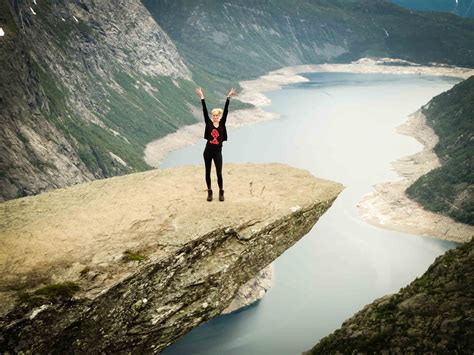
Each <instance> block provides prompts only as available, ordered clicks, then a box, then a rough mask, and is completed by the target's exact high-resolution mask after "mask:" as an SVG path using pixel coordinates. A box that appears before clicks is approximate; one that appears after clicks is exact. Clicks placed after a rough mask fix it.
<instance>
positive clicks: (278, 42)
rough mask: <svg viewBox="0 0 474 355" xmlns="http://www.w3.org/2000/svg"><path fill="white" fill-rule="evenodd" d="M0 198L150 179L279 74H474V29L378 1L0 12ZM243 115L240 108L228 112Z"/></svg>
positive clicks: (135, 1) (40, 7) (48, 3)
mask: <svg viewBox="0 0 474 355" xmlns="http://www.w3.org/2000/svg"><path fill="white" fill-rule="evenodd" d="M0 27H2V29H4V30H5V35H4V36H1V37H0V76H1V78H2V80H0V95H1V97H0V98H1V100H0V109H1V110H0V120H1V123H2V128H1V129H0V139H1V142H2V143H1V148H2V149H1V150H0V199H2V200H6V199H11V198H15V197H19V196H25V195H32V194H37V193H40V192H44V191H47V190H50V189H54V188H58V187H63V186H67V185H71V184H75V183H78V182H84V181H89V180H93V179H100V178H105V177H110V176H114V175H122V174H126V173H130V172H135V171H142V170H147V169H149V168H150V167H149V166H148V165H147V164H146V163H145V162H144V160H143V150H144V148H145V146H146V144H147V143H149V142H150V141H152V140H154V139H158V138H160V137H163V136H165V135H166V134H168V133H171V132H174V131H175V130H176V129H177V128H179V127H181V126H183V125H187V124H192V123H195V122H196V120H197V118H196V112H198V109H199V108H198V105H199V102H196V101H197V100H196V97H195V96H194V92H193V89H194V87H195V86H196V85H201V86H203V87H204V88H207V95H206V96H207V97H208V99H209V101H214V100H215V101H216V102H217V101H219V102H220V101H221V98H222V97H223V95H225V91H226V90H227V89H228V88H229V87H231V86H237V85H236V82H237V81H239V80H243V79H250V78H254V77H256V76H259V75H261V74H264V73H265V72H267V71H268V70H272V69H276V68H280V67H282V66H287V65H294V64H305V63H322V62H336V61H337V62H347V61H351V60H353V59H357V58H359V57H362V56H385V57H387V56H388V57H398V58H402V59H407V60H411V61H415V62H419V63H429V62H440V63H446V64H450V65H458V66H467V67H473V66H474V56H473V48H474V31H473V29H474V20H470V19H462V18H458V17H455V16H452V15H449V14H442V13H436V14H433V13H431V14H428V13H414V12H410V11H409V10H406V9H403V8H400V7H399V6H396V5H394V4H391V3H388V2H385V1H381V0H357V1H356V0H350V1H342V0H331V1H330V0H317V1H309V0H302V1H299V2H297V3H294V2H290V1H289V0H279V1H269V0H266V1H255V2H252V1H243V0H235V1H232V2H220V1H215V0H197V1H190V0H177V1H167V0H160V1H151V0H144V1H143V2H141V1H139V0H119V1H115V2H113V3H112V2H104V1H100V2H98V1H92V0H78V1H74V2H68V1H63V0H45V1H33V3H31V2H30V1H25V0H8V1H7V0H0ZM242 107H246V106H245V105H244V104H243V103H239V102H238V101H234V105H233V109H234V110H235V109H238V108H242Z"/></svg>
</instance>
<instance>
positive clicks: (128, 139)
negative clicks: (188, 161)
mask: <svg viewBox="0 0 474 355" xmlns="http://www.w3.org/2000/svg"><path fill="white" fill-rule="evenodd" d="M0 3H1V5H0V6H1V11H0V13H1V14H2V15H1V18H0V24H1V26H2V27H3V28H4V29H5V35H4V36H3V37H0V75H1V78H2V80H0V93H1V95H2V97H1V99H2V100H1V101H0V104H1V111H0V113H1V116H0V119H1V123H2V128H1V130H0V139H1V141H2V149H1V153H0V187H1V189H0V190H1V197H2V198H3V199H9V198H14V197H18V196H24V195H31V194H36V193H39V192H42V191H45V190H49V189H51V188H56V187H61V186H65V185H69V184H73V183H77V182H83V181H88V180H91V179H96V178H103V177H109V176H113V175H121V174H125V173H129V172H133V171H138V170H145V169H148V166H147V165H146V164H145V163H144V161H143V158H142V155H143V149H144V147H145V145H146V143H147V142H149V141H150V140H152V139H154V138H156V137H159V136H163V135H164V134H166V133H169V132H173V131H174V130H176V129H177V127H179V126H181V125H183V124H189V123H194V122H195V119H194V118H193V116H192V115H191V114H190V108H189V106H188V105H187V104H186V102H188V103H190V102H191V100H192V99H194V98H193V97H192V88H193V87H194V84H193V83H192V82H191V72H190V70H189V68H187V66H186V65H185V64H184V63H183V60H182V58H181V57H180V55H179V54H178V52H177V50H176V48H175V46H174V44H173V43H172V42H171V40H170V39H169V38H168V36H167V35H166V34H165V33H164V32H163V30H162V29H161V28H160V26H159V25H158V24H157V23H156V22H155V21H154V20H153V19H152V18H151V17H150V15H149V13H148V11H147V10H146V9H145V8H144V7H143V6H142V4H141V3H140V2H139V1H133V0H131V1H118V2H114V3H111V2H102V1H101V2H94V1H81V2H66V1H38V2H34V3H31V4H30V2H26V1H9V2H7V1H4V0H2V1H1V2H0ZM178 98H179V99H178Z"/></svg>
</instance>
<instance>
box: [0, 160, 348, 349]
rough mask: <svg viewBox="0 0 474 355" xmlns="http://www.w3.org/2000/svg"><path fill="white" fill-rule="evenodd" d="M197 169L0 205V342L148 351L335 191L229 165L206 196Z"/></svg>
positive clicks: (227, 298) (270, 168)
mask: <svg viewBox="0 0 474 355" xmlns="http://www.w3.org/2000/svg"><path fill="white" fill-rule="evenodd" d="M203 178H204V176H203V170H202V168H201V167H183V168H175V169H167V170H153V171H149V172H145V173H138V174H131V175H126V176H121V177H115V178H111V179H107V180H100V181H93V182H90V183H86V184H82V185H76V186H73V187H69V188H65V189H60V190H55V191H53V192H50V193H45V194H42V195H39V196H32V197H26V198H22V199H18V200H13V201H8V202H5V203H2V204H0V221H1V225H0V267H1V276H0V304H1V305H2V309H1V311H2V314H3V318H2V319H1V321H0V328H1V332H0V333H1V334H2V336H0V351H1V352H5V351H11V352H19V351H21V350H27V349H28V350H31V351H33V352H39V353H43V352H46V351H53V352H54V351H56V352H59V353H61V352H64V351H67V352H81V351H87V352H101V351H106V352H125V351H129V350H136V351H144V352H157V351H159V350H161V349H163V348H164V347H165V346H167V345H169V344H171V343H172V342H174V341H175V340H176V339H178V338H179V337H180V336H182V335H183V334H184V333H186V332H187V331H189V330H190V329H191V328H193V327H195V326H197V325H198V324H200V323H202V322H204V321H206V320H208V319H210V318H212V317H213V316H215V315H217V314H219V313H221V312H222V311H223V310H224V309H225V308H226V307H227V306H228V305H229V304H230V302H231V301H232V299H233V297H234V295H235V293H236V292H237V290H238V288H239V287H240V286H241V285H242V284H244V283H245V282H247V281H248V280H249V279H251V278H252V277H254V276H255V275H256V274H257V272H258V271H259V270H261V269H262V268H263V267H265V266H266V265H268V264H269V263H271V262H272V261H273V260H274V259H275V258H277V257H278V256H279V255H280V254H281V253H283V252H284V251H285V250H286V249H288V248H289V247H291V246H292V245H293V244H294V243H295V242H296V241H297V240H299V239H300V238H301V237H302V236H304V235H305V234H306V233H307V232H308V231H309V230H310V229H311V228H312V226H313V225H314V224H315V223H316V221H317V220H318V218H319V217H320V216H321V215H322V214H323V213H324V212H325V211H326V210H327V209H328V208H329V207H330V206H331V204H332V202H333V201H334V199H335V198H336V197H337V195H338V194H339V193H340V191H341V190H342V186H341V185H340V184H337V183H334V182H330V181H326V180H321V179H317V178H315V177H313V176H311V175H310V174H309V173H308V172H306V171H303V170H299V169H295V168H291V167H289V166H286V165H282V164H266V165H257V164H245V165H232V164H229V165H226V167H225V171H224V182H225V189H226V201H225V202H219V201H215V200H214V201H212V202H211V203H209V202H207V201H206V200H205V198H206V191H205V189H203V185H204V182H203ZM72 294H74V296H73V297H71V295H72ZM18 300H21V303H19V304H17V305H16V307H13V306H14V302H15V301H18Z"/></svg>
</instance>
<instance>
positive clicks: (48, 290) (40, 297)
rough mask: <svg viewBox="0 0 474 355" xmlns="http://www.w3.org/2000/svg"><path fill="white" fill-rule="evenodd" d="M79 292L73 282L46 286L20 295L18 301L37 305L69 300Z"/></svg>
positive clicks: (77, 286)
mask: <svg viewBox="0 0 474 355" xmlns="http://www.w3.org/2000/svg"><path fill="white" fill-rule="evenodd" d="M79 290H80V287H79V285H77V284H76V283H74V282H70V281H68V282H62V283H56V284H50V285H46V286H44V287H41V288H39V289H37V290H35V291H33V292H28V293H23V294H21V295H20V301H22V302H24V303H28V304H33V305H39V304H41V303H44V302H58V301H64V300H68V299H70V298H71V297H72V296H73V295H74V294H75V293H76V292H78V291H79Z"/></svg>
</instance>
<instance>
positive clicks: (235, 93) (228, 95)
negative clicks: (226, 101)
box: [227, 88, 237, 97]
mask: <svg viewBox="0 0 474 355" xmlns="http://www.w3.org/2000/svg"><path fill="white" fill-rule="evenodd" d="M235 95H237V91H235V89H234V88H232V89H230V91H229V93H228V94H227V97H232V96H235Z"/></svg>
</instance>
